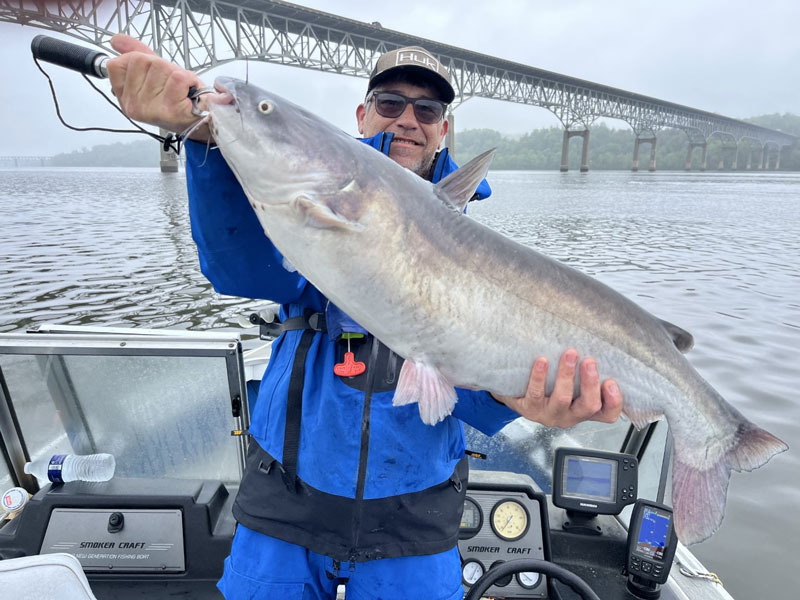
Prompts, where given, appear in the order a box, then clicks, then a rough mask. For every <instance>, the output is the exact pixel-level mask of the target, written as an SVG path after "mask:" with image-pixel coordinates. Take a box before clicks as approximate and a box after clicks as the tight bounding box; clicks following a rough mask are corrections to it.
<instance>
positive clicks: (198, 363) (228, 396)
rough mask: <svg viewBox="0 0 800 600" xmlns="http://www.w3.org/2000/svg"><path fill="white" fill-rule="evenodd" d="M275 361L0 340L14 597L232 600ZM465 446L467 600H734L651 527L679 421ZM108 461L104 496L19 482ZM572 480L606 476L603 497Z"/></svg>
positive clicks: (86, 336)
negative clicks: (264, 392) (671, 425)
mask: <svg viewBox="0 0 800 600" xmlns="http://www.w3.org/2000/svg"><path fill="white" fill-rule="evenodd" d="M252 321H253V322H255V323H257V322H258V321H259V318H258V316H257V315H254V316H253V319H252ZM266 337H268V336H267V335H266V334H265V335H264V336H263V338H266ZM269 350H270V342H269V340H268V339H262V336H259V335H256V334H254V332H253V331H252V330H244V329H243V330H242V331H241V332H237V331H228V330H226V331H211V332H197V331H177V330H153V329H123V328H109V327H88V326H57V325H40V326H37V327H35V328H33V329H31V330H29V331H27V332H19V333H6V334H0V434H2V449H3V454H2V460H0V488H2V490H5V489H8V488H14V487H17V488H22V489H23V490H24V492H25V493H24V496H25V499H26V500H27V502H24V504H23V506H22V507H21V508H20V509H18V510H15V511H12V512H8V511H7V512H6V514H5V516H4V519H3V521H2V523H0V597H3V598H20V597H22V598H25V597H28V598H33V597H37V598H39V597H40V598H45V597H46V596H44V595H39V596H36V595H28V596H26V595H25V593H26V592H27V593H29V594H35V593H40V594H43V593H44V592H33V591H32V590H38V589H57V590H58V593H57V594H56V595H54V596H52V597H54V598H55V597H58V598H92V597H95V598H98V599H101V600H102V599H106V598H108V599H112V598H113V599H114V600H126V599H128V598H141V597H145V596H146V597H148V598H156V599H159V598H167V597H169V598H172V597H176V596H177V597H186V598H192V599H201V600H202V599H205V598H220V597H221V596H220V594H219V592H218V591H217V590H216V587H215V584H216V581H217V580H218V578H219V577H220V575H221V574H222V567H223V560H224V558H225V557H226V556H227V554H228V552H229V549H230V545H231V541H232V538H233V533H234V528H235V521H234V518H233V515H232V513H231V506H232V503H233V500H234V498H235V496H236V492H237V487H238V483H239V481H240V479H241V476H242V471H243V467H244V464H245V455H246V452H247V448H248V444H249V443H250V440H249V438H248V435H247V430H248V426H249V414H250V409H251V404H250V403H252V402H254V401H255V398H256V392H257V390H258V386H259V383H260V379H261V376H262V374H263V372H264V368H265V367H266V364H267V362H268V360H269ZM466 435H467V447H468V448H469V455H470V456H471V459H470V463H471V465H470V468H471V473H470V480H469V484H468V487H467V490H466V499H465V503H464V511H463V514H462V519H461V529H460V536H459V537H460V539H459V542H458V545H459V550H460V552H461V558H462V566H463V573H462V574H463V578H464V586H465V590H466V597H467V598H468V599H469V600H477V598H479V597H491V598H508V599H516V598H520V599H521V598H540V599H544V598H546V599H564V600H571V599H573V598H584V599H590V598H598V597H599V598H602V599H603V600H617V599H620V600H622V599H625V600H630V599H631V598H658V597H660V598H664V599H665V600H673V599H675V600H686V599H692V600H705V599H709V600H711V599H713V600H724V599H730V598H731V596H730V595H729V594H728V593H727V591H726V590H725V589H724V588H723V587H722V585H720V582H719V580H718V579H716V577H715V576H714V575H713V574H710V573H708V572H707V571H706V569H705V568H704V567H703V565H702V564H701V563H700V561H699V560H698V559H697V558H696V557H695V556H694V555H693V554H692V553H691V551H690V550H689V549H687V548H686V547H685V546H683V545H682V544H680V543H679V542H677V541H676V540H672V539H670V537H669V535H668V534H669V533H670V532H671V531H673V530H671V529H669V526H668V525H665V527H664V529H663V530H662V531H661V533H662V534H663V535H660V534H659V533H658V531H657V530H656V529H654V528H651V529H647V528H646V527H645V525H643V523H645V521H644V520H643V519H647V518H651V521H649V522H651V523H657V522H658V521H659V519H661V521H662V522H663V523H667V524H668V523H669V512H668V511H669V507H668V504H669V498H670V477H671V470H670V458H671V437H670V434H669V430H668V426H667V423H666V422H665V421H659V422H657V423H652V424H651V425H650V426H649V427H648V428H646V429H644V430H636V429H635V428H633V427H632V426H631V425H630V424H629V423H628V422H626V421H623V420H621V421H620V422H618V423H616V424H614V425H606V424H600V423H591V422H587V423H582V424H580V425H578V426H576V427H573V428H571V429H567V430H561V429H549V428H545V427H542V426H540V425H538V424H536V423H531V422H529V421H526V420H524V419H518V420H517V421H514V422H512V423H511V424H509V425H508V426H507V427H506V428H504V429H503V430H502V431H501V432H500V433H499V434H497V435H496V436H494V437H492V438H488V437H486V436H484V435H483V434H481V433H479V432H478V431H476V430H472V429H470V428H469V427H466ZM99 452H107V453H110V454H113V455H114V456H115V457H116V472H115V475H114V477H113V478H112V479H111V480H109V481H106V482H95V483H90V482H82V481H72V482H67V483H64V484H51V483H49V482H47V481H42V480H37V479H36V478H34V477H32V476H31V475H27V474H25V473H24V472H23V465H24V463H25V462H26V461H30V460H36V459H40V458H46V457H49V456H50V455H53V454H78V455H82V454H93V453H99ZM576 468H577V469H578V471H580V469H581V468H583V469H584V471H585V473H584V474H586V473H588V474H589V475H594V478H593V479H592V478H591V477H590V478H588V479H586V481H589V480H590V479H591V482H590V484H589V487H586V486H585V485H584V483H585V481H584V483H581V481H583V480H581V479H580V478H578V479H576V478H575V472H574V470H575V469H576ZM576 482H577V483H576ZM2 490H0V491H2ZM637 499H638V501H637ZM646 500H649V501H652V503H650V504H647V502H645V501H646ZM634 501H637V502H635V503H634ZM642 503H644V504H642ZM587 504H588V505H589V506H583V505H587ZM609 506H612V508H611V509H609ZM642 506H644V508H642ZM659 506H661V507H663V511H667V512H663V511H662V509H660V508H658V507H659ZM648 507H650V508H649V509H648ZM648 510H650V512H649V513H648V512H647V511H648ZM642 511H644V513H643V512H642ZM659 511H662V512H659ZM642 514H644V517H642ZM648 515H649V517H648ZM664 519H666V521H664ZM654 535H655V537H659V535H660V541H658V542H656V543H653V539H651V538H652V537H653V536H654ZM648 536H650V537H648ZM659 545H660V546H659ZM673 551H674V556H673V555H672V552H673ZM637 557H638V558H637ZM637 560H638V562H637ZM648 565H649V566H650V569H648ZM645 571H648V573H650V575H648V573H645ZM655 571H657V572H658V577H660V578H663V579H664V581H663V583H655V582H654V581H653V579H654V577H653V576H652V575H653V572H655ZM53 581H55V583H53ZM11 586H14V587H11ZM48 586H50V587H48ZM53 586H54V587H53ZM73 586H74V592H70V591H69V590H70V588H72V587H73ZM9 592H14V593H13V594H10V593H9ZM592 594H594V595H592ZM339 596H340V597H344V592H343V591H340V594H339Z"/></svg>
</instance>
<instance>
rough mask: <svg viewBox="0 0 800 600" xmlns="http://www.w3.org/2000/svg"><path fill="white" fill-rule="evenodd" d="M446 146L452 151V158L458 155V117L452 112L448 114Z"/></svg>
mask: <svg viewBox="0 0 800 600" xmlns="http://www.w3.org/2000/svg"><path fill="white" fill-rule="evenodd" d="M444 145H445V147H446V148H448V149H449V150H450V156H453V157H455V155H456V116H455V115H454V114H453V111H452V110H451V111H450V112H449V113H447V135H446V136H445V137H444Z"/></svg>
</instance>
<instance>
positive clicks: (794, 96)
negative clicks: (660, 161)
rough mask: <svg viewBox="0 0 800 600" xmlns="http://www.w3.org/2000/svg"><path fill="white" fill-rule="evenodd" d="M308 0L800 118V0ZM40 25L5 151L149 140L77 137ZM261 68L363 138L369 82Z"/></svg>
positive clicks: (9, 93) (102, 113)
mask: <svg viewBox="0 0 800 600" xmlns="http://www.w3.org/2000/svg"><path fill="white" fill-rule="evenodd" d="M296 3H297V4H302V5H306V6H309V7H312V8H316V9H319V10H324V11H327V12H331V13H335V14H340V15H342V16H345V17H348V18H352V19H357V20H361V21H365V22H372V21H379V22H380V23H381V24H382V25H383V27H385V28H388V29H394V30H397V31H401V32H404V33H409V34H413V35H417V36H420V37H423V38H430V39H434V40H438V41H441V42H444V43H447V44H451V45H453V46H459V47H462V48H467V49H469V50H474V51H477V52H481V53H484V54H490V55H494V56H498V57H501V58H505V59H509V60H513V61H516V62H520V63H524V64H529V65H532V66H536V67H540V68H543V69H547V70H550V71H556V72H559V73H563V74H566V75H571V76H574V77H579V78H582V79H588V80H590V81H595V82H597V83H603V84H606V85H611V86H614V87H618V88H622V89H625V90H629V91H633V92H637V93H640V94H645V95H648V96H654V97H656V98H661V99H663V100H668V101H672V102H677V103H680V104H685V105H688V106H692V107H695V108H699V109H703V110H708V111H714V112H718V113H720V114H723V115H726V116H730V117H734V118H744V117H749V116H754V115H761V114H767V113H776V112H777V113H784V112H792V113H795V114H800V78H798V76H797V73H798V68H799V67H798V65H800V35H798V33H797V31H798V30H797V27H798V24H800V2H797V1H796V0H761V1H759V2H753V1H752V0H728V1H726V2H725V1H720V0H671V1H670V2H659V3H653V2H647V3H645V2H635V1H633V0H628V1H622V0H559V1H558V2H553V1H552V0H544V1H539V0H536V1H534V0H527V1H526V0H492V1H490V2H487V1H477V0H476V1H472V0H468V1H462V2H447V3H441V2H439V3H436V2H431V1H430V0H424V1H418V0H408V1H405V2H402V3H401V2H375V0H348V1H340V0H298V1H297V2H296ZM399 6H403V9H402V10H401V9H400V8H398V7H399ZM39 33H47V32H46V31H44V30H42V29H38V28H34V27H28V26H25V27H23V26H20V25H16V24H6V23H2V24H0V47H2V49H3V60H2V61H1V62H0V74H2V80H3V81H4V82H5V85H4V86H3V87H2V88H0V131H1V132H2V135H0V155H11V154H17V155H51V154H55V153H58V152H68V151H72V150H76V149H80V148H83V147H86V146H92V145H94V144H97V143H109V142H114V141H131V140H133V139H140V138H139V136H131V135H113V134H102V133H77V132H72V131H70V130H68V129H66V128H64V127H63V126H62V125H61V124H60V123H59V122H58V120H57V118H56V116H55V110H54V108H53V102H52V99H51V97H50V93H49V90H48V88H47V83H46V80H45V79H44V77H43V76H42V75H41V74H40V73H39V71H38V70H37V69H36V67H35V65H34V64H33V61H32V60H31V58H30V40H31V38H33V36H35V35H37V34H39ZM64 39H69V38H64ZM73 41H74V40H73ZM249 69H250V73H249V75H250V79H251V80H252V81H255V82H257V83H258V84H259V85H261V86H262V87H265V88H270V89H272V90H273V91H275V92H277V93H279V94H281V95H283V96H286V97H288V98H290V99H291V100H292V101H294V102H296V103H298V104H301V105H303V106H306V107H307V108H309V109H311V110H312V111H314V112H316V113H318V114H320V115H321V116H323V117H325V118H327V119H328V120H330V121H332V122H334V123H335V124H336V125H338V126H339V127H341V128H342V129H344V130H345V131H348V132H349V133H352V134H356V130H355V107H356V105H357V104H358V102H359V101H360V100H361V98H362V97H363V93H364V90H365V87H366V80H364V79H356V78H352V77H344V76H341V75H331V74H322V73H319V72H315V71H309V70H304V69H297V68H293V67H280V66H275V65H265V64H256V63H252V62H251V63H250V66H249ZM48 72H49V73H50V74H51V76H53V77H54V80H55V81H56V85H57V87H56V91H57V93H58V95H59V100H60V102H61V105H62V114H64V115H65V118H66V119H67V121H68V122H69V123H71V124H73V125H78V126H106V127H121V128H125V125H126V122H125V121H123V120H122V119H121V117H118V116H116V115H115V113H114V112H113V111H112V109H110V107H107V105H106V104H105V101H104V100H103V99H102V98H100V96H99V95H98V94H96V92H94V91H93V90H92V89H91V88H90V87H89V86H88V85H87V84H86V83H85V81H84V80H83V79H82V78H81V77H80V76H79V75H76V74H74V73H71V72H68V71H65V70H63V69H59V68H58V67H52V68H50V69H48ZM244 73H245V71H244V65H243V63H242V64H239V63H234V64H227V65H223V66H222V67H219V68H218V69H216V70H214V71H211V72H208V73H206V74H205V75H203V78H204V79H205V80H206V82H207V83H210V82H211V81H212V80H213V78H214V76H215V75H218V74H225V75H233V76H241V77H244ZM104 84H105V82H101V85H104ZM105 86H106V87H107V84H105ZM455 115H456V119H457V123H456V129H457V131H458V130H464V129H472V128H476V127H490V128H493V129H497V130H499V131H502V132H504V133H510V134H511V133H524V132H526V131H530V130H531V129H534V128H536V127H543V126H550V125H557V124H558V122H557V121H556V119H555V117H554V116H553V115H552V114H551V113H549V112H548V111H546V110H544V109H541V108H537V107H531V106H519V105H514V104H511V103H503V102H499V101H491V100H484V99H479V98H474V99H471V100H469V101H467V102H466V103H465V104H464V105H463V106H461V107H459V108H458V110H456V112H455ZM608 123H609V124H610V125H612V126H615V127H620V128H622V127H626V125H625V124H624V123H622V122H618V121H609V122H608Z"/></svg>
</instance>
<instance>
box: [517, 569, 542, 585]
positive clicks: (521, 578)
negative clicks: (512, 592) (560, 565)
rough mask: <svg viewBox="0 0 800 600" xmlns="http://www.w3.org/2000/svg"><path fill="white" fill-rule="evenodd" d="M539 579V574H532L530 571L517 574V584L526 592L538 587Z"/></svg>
mask: <svg viewBox="0 0 800 600" xmlns="http://www.w3.org/2000/svg"><path fill="white" fill-rule="evenodd" d="M540 577H541V576H540V575H539V573H533V572H530V571H529V572H525V573H517V583H518V584H520V586H522V587H523V588H525V589H526V590H532V589H533V588H535V587H536V586H537V585H539V578H540Z"/></svg>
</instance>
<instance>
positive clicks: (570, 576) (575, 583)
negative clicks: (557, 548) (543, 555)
mask: <svg viewBox="0 0 800 600" xmlns="http://www.w3.org/2000/svg"><path fill="white" fill-rule="evenodd" d="M524 572H534V573H541V574H542V575H547V576H548V577H551V578H553V579H557V580H558V581H560V582H561V583H563V584H565V585H567V586H569V587H570V588H572V589H573V590H574V591H575V592H576V593H577V594H578V595H579V596H580V597H581V598H583V599H584V600H600V597H599V596H598V595H597V594H595V593H594V590H592V588H590V587H589V585H588V584H587V583H586V582H585V581H584V580H583V579H581V578H580V577H578V576H577V575H575V574H574V573H572V572H571V571H567V570H566V569H565V568H564V567H559V566H558V565H557V564H555V563H551V562H548V561H546V560H538V559H536V558H519V559H517V560H509V561H508V562H504V563H503V564H501V565H497V566H496V567H494V568H492V569H489V570H488V571H486V573H484V574H483V575H481V577H480V579H478V581H476V582H475V585H473V586H472V588H471V589H470V590H469V593H468V594H467V595H466V597H465V598H464V600H480V598H481V596H483V594H484V592H485V591H486V590H488V589H489V587H491V586H492V585H493V584H494V582H495V581H497V580H498V579H501V578H503V577H505V576H507V575H513V574H514V573H524Z"/></svg>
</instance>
